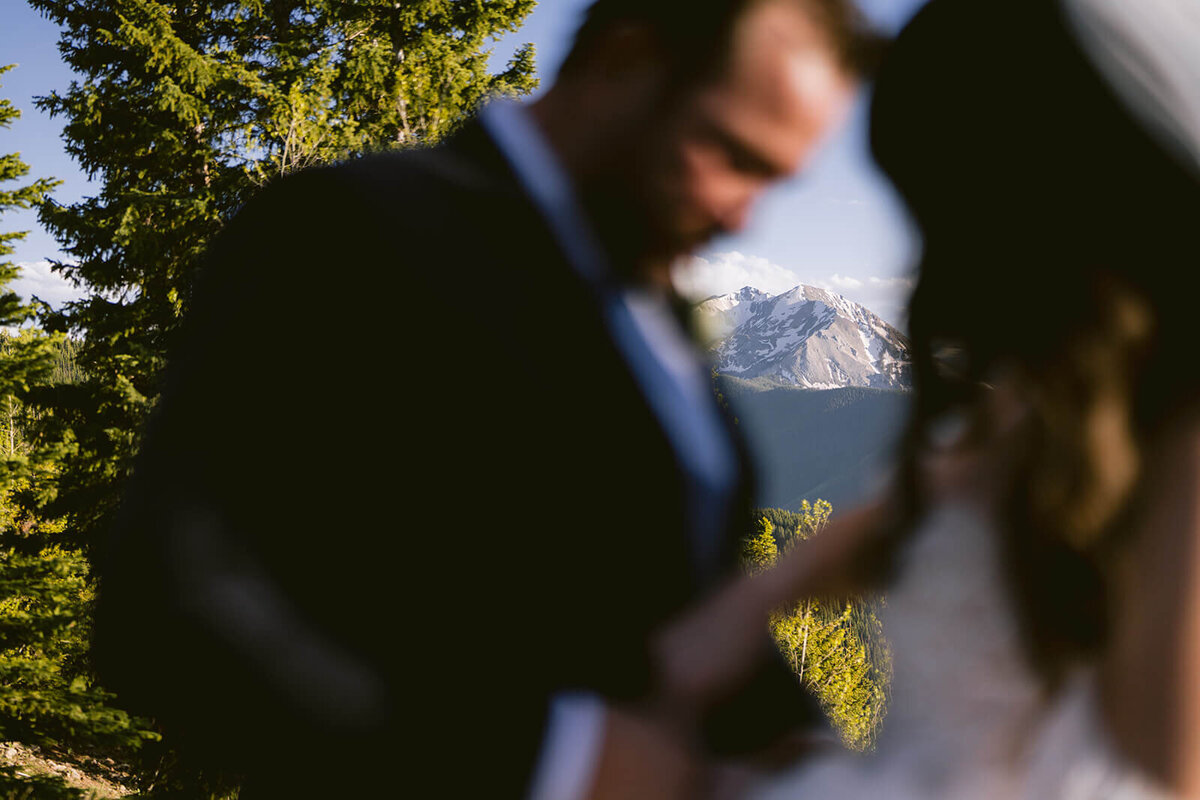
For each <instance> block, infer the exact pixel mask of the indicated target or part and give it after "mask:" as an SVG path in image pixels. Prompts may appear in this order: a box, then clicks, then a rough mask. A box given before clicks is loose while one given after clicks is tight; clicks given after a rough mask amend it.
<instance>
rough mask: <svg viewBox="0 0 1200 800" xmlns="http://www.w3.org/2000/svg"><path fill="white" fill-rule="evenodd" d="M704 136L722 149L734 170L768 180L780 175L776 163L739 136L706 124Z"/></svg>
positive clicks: (728, 163) (723, 154)
mask: <svg viewBox="0 0 1200 800" xmlns="http://www.w3.org/2000/svg"><path fill="white" fill-rule="evenodd" d="M704 136H705V138H707V139H708V140H709V141H710V142H711V143H712V144H713V145H715V146H716V148H717V149H718V150H720V152H721V154H722V157H723V158H724V160H725V163H726V164H727V165H728V166H729V168H730V169H731V170H733V171H734V172H738V173H741V174H742V175H747V176H749V177H753V178H763V179H766V180H771V179H774V178H776V177H778V176H779V175H780V171H779V169H777V168H776V167H775V165H774V164H772V163H771V162H770V161H768V160H767V159H765V158H763V157H762V156H760V155H759V154H758V153H756V152H754V150H752V149H751V148H750V147H748V146H747V145H745V144H744V143H743V142H742V141H741V140H739V139H738V138H737V137H735V136H733V135H731V134H729V133H727V132H726V131H724V130H721V129H720V128H718V127H716V126H715V125H708V126H705V129H704Z"/></svg>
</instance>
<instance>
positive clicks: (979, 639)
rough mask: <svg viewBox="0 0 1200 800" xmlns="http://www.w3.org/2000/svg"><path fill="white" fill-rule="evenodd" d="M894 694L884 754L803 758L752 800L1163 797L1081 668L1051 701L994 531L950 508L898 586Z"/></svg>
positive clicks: (930, 526) (936, 518) (890, 614)
mask: <svg viewBox="0 0 1200 800" xmlns="http://www.w3.org/2000/svg"><path fill="white" fill-rule="evenodd" d="M883 625H884V632H885V635H887V636H888V638H889V639H890V641H891V643H892V649H893V667H894V673H895V674H894V678H893V684H892V702H891V707H890V709H889V711H888V716H887V718H886V719H885V721H884V724H883V729H882V732H881V734H880V737H879V742H878V747H877V748H876V751H875V752H873V753H871V754H870V755H866V756H854V755H852V754H837V755H831V756H826V757H821V758H818V759H815V760H811V761H808V762H805V763H804V764H803V765H802V766H800V767H798V768H796V769H795V770H794V771H792V772H791V773H785V774H784V775H783V776H781V777H779V778H777V779H775V780H773V781H771V782H770V783H768V784H767V785H764V786H761V787H759V791H757V792H756V793H754V798H755V800H810V798H811V799H812V800H837V798H855V799H856V800H857V799H858V798H863V799H864V800H918V798H919V799H920V800H929V799H930V798H939V799H941V798H955V799H957V798H963V799H964V800H965V799H967V798H970V800H980V798H1001V799H1003V798H1014V799H1017V798H1019V799H1020V800H1044V799H1046V798H1066V799H1069V800H1150V799H1151V798H1165V797H1166V796H1167V795H1164V794H1161V793H1158V792H1157V791H1156V790H1155V789H1153V788H1152V787H1151V786H1149V785H1148V784H1147V783H1145V782H1144V781H1142V780H1141V779H1139V778H1138V777H1137V776H1136V775H1134V774H1133V773H1132V772H1131V771H1130V770H1129V769H1127V768H1125V767H1124V766H1123V765H1122V764H1121V762H1120V760H1119V759H1118V758H1117V757H1116V756H1115V755H1114V754H1113V752H1112V750H1111V749H1110V748H1109V746H1108V745H1107V743H1106V741H1105V737H1104V735H1103V729H1102V727H1101V725H1100V722H1099V720H1098V717H1097V715H1096V706H1095V692H1094V688H1093V686H1092V682H1091V680H1090V679H1089V678H1088V677H1087V676H1083V675H1081V676H1077V678H1076V679H1075V680H1073V681H1072V682H1071V683H1070V685H1069V687H1068V688H1067V689H1066V690H1064V691H1063V692H1061V693H1060V694H1059V696H1057V697H1055V698H1051V699H1050V701H1047V699H1046V698H1045V697H1043V696H1042V693H1041V691H1040V687H1039V684H1038V681H1037V679H1036V678H1035V676H1034V675H1033V673H1032V672H1031V671H1030V669H1029V667H1028V666H1027V665H1026V663H1025V662H1024V660H1023V658H1022V653H1021V645H1020V641H1019V638H1018V631H1017V623H1016V619H1015V617H1014V615H1013V613H1012V610H1011V604H1010V601H1009V598H1008V595H1007V592H1006V590H1005V588H1004V577H1003V574H1002V571H1001V567H1000V558H999V553H998V550H997V538H996V536H995V533H994V531H993V530H992V528H991V526H990V525H989V524H988V523H987V522H986V520H984V519H983V518H982V517H981V516H980V515H979V514H977V513H975V512H974V511H973V510H971V509H969V508H967V507H965V506H953V505H948V506H944V507H942V508H940V509H937V510H936V511H934V512H933V513H931V514H930V516H929V517H928V518H927V519H926V521H925V523H924V524H923V526H922V529H921V530H920V531H919V532H918V533H917V535H916V536H915V537H914V539H913V542H912V545H911V546H910V547H909V548H908V550H907V553H906V556H905V563H904V564H903V566H902V569H901V573H900V579H899V581H898V582H897V584H896V585H895V586H894V587H893V589H892V590H891V591H890V592H889V593H888V600H887V607H886V611H885V617H884V619H883Z"/></svg>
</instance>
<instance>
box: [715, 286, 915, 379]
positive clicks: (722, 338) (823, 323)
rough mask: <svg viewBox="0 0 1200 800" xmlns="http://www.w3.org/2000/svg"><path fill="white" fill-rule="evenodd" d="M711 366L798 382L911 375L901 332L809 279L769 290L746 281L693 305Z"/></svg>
mask: <svg viewBox="0 0 1200 800" xmlns="http://www.w3.org/2000/svg"><path fill="white" fill-rule="evenodd" d="M696 311H697V314H698V316H699V320H700V326H701V328H702V329H703V330H705V331H706V332H708V333H709V334H710V336H711V337H712V338H713V339H716V343H715V344H714V345H713V346H712V350H713V355H714V359H715V361H716V367H717V371H718V372H720V373H722V374H724V375H732V376H735V377H738V378H747V379H752V378H763V379H766V380H767V381H769V382H772V383H779V384H782V385H789V386H800V387H803V388H806V389H835V388H839V387H843V386H870V387H875V388H880V389H904V388H908V387H909V385H910V383H911V364H910V358H909V353H908V340H907V339H906V338H905V337H904V335H903V334H902V333H900V332H899V331H898V330H896V329H895V328H893V327H892V326H891V325H889V324H888V323H886V322H884V321H883V320H882V319H880V318H879V317H878V316H877V315H875V314H874V313H872V312H871V311H869V310H867V309H866V308H864V307H863V306H861V305H859V304H858V303H853V302H851V301H849V300H847V299H846V298H844V297H842V296H841V295H838V294H835V293H833V292H830V291H828V290H826V289H818V288H816V287H814V286H804V285H800V286H797V287H796V288H794V289H792V290H790V291H787V292H784V293H783V294H780V295H775V296H773V297H772V296H771V295H768V294H767V293H765V292H761V291H759V290H758V289H753V288H751V287H749V286H747V287H745V288H743V289H741V290H740V291H738V292H733V293H730V294H725V295H719V296H717V297H710V298H709V299H707V300H705V301H704V302H703V303H701V304H700V305H699V306H698V307H697V309H696Z"/></svg>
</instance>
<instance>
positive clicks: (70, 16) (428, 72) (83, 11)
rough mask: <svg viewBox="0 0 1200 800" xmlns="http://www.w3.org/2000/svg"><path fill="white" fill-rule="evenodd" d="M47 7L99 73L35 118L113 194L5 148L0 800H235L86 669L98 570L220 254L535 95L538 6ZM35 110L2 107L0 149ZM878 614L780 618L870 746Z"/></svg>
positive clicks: (793, 644) (77, 57) (308, 2)
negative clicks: (315, 197) (251, 224)
mask: <svg viewBox="0 0 1200 800" xmlns="http://www.w3.org/2000/svg"><path fill="white" fill-rule="evenodd" d="M28 3H29V5H30V6H31V7H33V8H34V9H36V10H37V11H38V12H40V13H41V14H42V15H43V16H44V17H45V18H46V19H48V20H50V21H51V22H53V23H54V24H55V25H57V26H58V28H59V30H60V40H59V49H60V53H61V55H62V58H63V59H64V61H65V62H66V63H67V64H68V65H69V66H70V67H71V69H72V70H73V72H74V76H75V78H74V80H73V82H72V83H71V84H70V86H69V87H68V88H67V89H65V90H63V91H61V92H55V93H52V94H49V95H47V96H44V97H40V98H38V99H37V100H36V104H37V106H38V108H39V109H40V110H42V111H43V112H46V113H48V114H50V115H51V116H52V117H53V118H54V119H56V120H57V121H58V122H60V123H61V125H62V131H63V133H62V136H63V142H64V144H65V146H66V149H67V152H68V153H69V154H70V155H71V156H72V157H73V158H74V159H75V161H76V162H77V163H78V165H79V166H80V167H81V168H82V169H83V170H84V171H85V172H87V173H88V174H89V176H90V177H91V178H92V180H93V186H94V187H95V193H94V194H93V195H92V196H89V197H86V198H84V199H82V200H79V201H78V202H72V203H60V202H58V201H57V200H56V199H55V197H54V190H55V187H56V183H55V181H53V180H45V179H43V180H34V181H31V180H28V179H27V175H28V173H29V168H28V165H26V164H25V163H23V162H22V161H21V159H20V158H19V156H18V155H17V154H10V155H0V743H3V744H0V756H5V754H6V753H7V760H4V759H0V800H2V799H3V798H30V797H37V798H81V797H85V796H89V793H93V794H92V795H91V796H98V797H109V796H119V795H134V796H138V797H146V798H168V797H174V798H234V797H236V796H237V793H238V789H237V786H236V783H235V782H234V781H232V780H231V779H230V778H228V777H227V776H222V775H211V774H204V773H202V772H199V771H196V770H194V769H191V768H189V767H187V766H185V765H182V764H181V763H180V762H179V760H178V759H177V757H176V755H175V751H174V750H173V748H172V743H171V742H170V741H167V740H164V738H163V736H162V733H161V731H160V730H159V729H158V727H157V725H156V724H155V722H154V721H153V720H149V719H142V718H138V717H135V716H131V715H130V714H128V713H126V712H125V711H124V710H122V708H121V704H120V699H119V698H117V697H114V696H113V695H112V694H111V693H109V692H107V691H105V690H104V688H103V687H101V686H99V685H97V684H96V683H95V681H94V679H93V672H92V666H91V664H90V662H89V655H88V652H89V641H90V636H91V614H92V604H93V601H94V598H95V596H96V591H97V585H96V579H95V576H94V573H93V569H92V566H91V565H92V563H93V561H94V560H95V558H96V556H97V553H96V549H97V547H98V543H99V541H100V540H101V534H102V532H103V531H104V530H105V529H106V527H107V526H108V525H109V524H110V523H111V521H112V519H113V515H114V513H115V512H116V510H117V508H118V504H119V500H120V497H121V493H122V488H123V486H124V484H125V481H126V480H127V478H128V476H129V474H130V471H131V469H132V464H133V460H134V457H135V455H136V453H137V451H138V447H139V442H140V437H141V431H142V428H143V426H144V424H145V423H146V420H147V418H148V416H149V415H150V413H151V411H152V410H153V409H154V407H155V404H156V402H157V399H158V397H159V394H160V392H161V388H162V381H163V372H164V366H165V363H166V357H167V353H168V351H169V350H170V348H171V346H172V342H173V341H174V337H175V336H176V334H177V331H178V329H179V325H180V320H181V319H182V318H183V317H184V316H185V315H186V313H187V311H188V307H189V304H190V302H191V297H192V291H193V286H194V283H195V279H196V275H197V272H198V268H199V265H200V263H201V260H202V258H203V256H204V253H205V250H206V247H207V245H208V243H209V242H210V241H211V240H212V239H213V237H214V236H215V235H216V234H217V233H218V232H219V231H220V230H221V229H222V227H223V225H224V224H225V223H226V222H227V221H228V220H229V218H230V217H231V215H232V214H233V213H234V211H235V210H236V209H237V208H239V207H240V206H241V205H242V204H243V203H244V202H245V201H246V200H247V199H248V198H249V197H251V196H252V195H254V194H255V193H256V192H258V191H260V190H261V189H262V188H263V187H264V186H265V185H266V184H268V183H270V182H271V181H272V180H274V179H276V178H278V177H280V176H282V175H286V174H288V173H290V172H293V171H296V170H299V169H302V168H305V167H308V166H312V165H318V164H326V163H331V162H337V161H342V160H347V159H352V158H356V157H359V156H361V155H364V154H367V153H372V152H379V151H386V150H396V149H403V148H410V147H418V146H424V145H428V144H432V143H435V142H437V141H439V140H440V139H441V138H443V137H444V136H446V135H447V134H448V133H449V132H451V131H453V130H454V128H455V126H456V125H457V124H458V123H459V122H460V121H461V120H462V119H463V118H464V117H465V116H467V115H468V114H470V113H471V112H472V110H473V109H475V108H476V106H477V105H478V104H479V103H480V102H481V101H482V100H484V99H485V98H488V97H492V96H495V95H498V94H509V95H520V94H524V93H528V92H529V91H531V90H532V89H533V88H535V85H536V78H535V77H534V75H535V72H534V51H533V47H532V46H531V45H526V46H525V47H523V48H521V49H519V50H518V51H517V53H516V55H514V56H513V58H512V59H511V60H510V61H509V63H508V64H507V65H506V66H505V67H504V68H502V69H500V70H499V71H492V70H489V67H488V52H489V50H488V48H489V47H490V44H491V42H493V41H494V40H495V39H497V38H498V37H500V36H501V35H504V34H506V33H509V32H513V31H516V30H518V29H519V28H520V26H521V24H522V22H523V21H524V20H525V18H526V17H527V15H528V14H529V13H530V11H531V10H532V9H533V6H534V5H535V0H475V2H472V3H458V2H451V0H408V1H407V2H405V3H381V4H367V3H346V2H341V1H340V0H207V2H196V0H115V1H112V0H103V1H102V0H28ZM4 63H5V61H4V54H3V53H0V65H2V64H4ZM8 69H9V68H8V67H3V68H0V76H2V75H3V72H5V71H7V70H8ZM0 81H2V77H0ZM19 114H20V109H17V108H15V107H14V106H13V105H12V103H11V102H9V101H8V100H3V99H0V154H2V153H4V152H6V148H5V147H4V138H3V137H4V133H5V130H6V129H7V128H8V127H9V125H10V124H11V123H12V122H13V120H15V119H16V118H17V117H18V116H19ZM17 208H35V209H37V211H38V215H39V219H40V221H41V223H42V224H43V226H44V227H45V228H46V229H47V230H48V231H49V232H50V233H51V234H52V235H53V236H54V237H55V239H56V240H57V242H58V245H59V247H60V249H61V251H62V252H63V253H65V254H66V255H65V257H64V258H63V259H62V260H61V261H59V262H58V263H55V264H54V269H55V270H56V271H58V272H59V273H61V274H62V275H63V276H64V277H66V278H67V279H69V280H71V281H72V282H74V283H75V284H76V285H77V286H78V287H80V288H81V289H82V290H83V293H84V296H83V299H81V300H79V301H77V302H71V303H67V304H65V305H63V306H62V307H60V308H50V307H48V306H47V305H45V304H42V303H39V302H36V301H35V302H24V301H22V299H21V298H20V297H18V296H17V295H16V294H15V293H14V292H13V291H12V290H11V289H10V288H8V287H9V284H10V283H11V282H12V281H13V280H14V279H15V278H16V277H17V267H16V266H15V265H14V264H12V263H10V262H8V261H4V260H3V259H5V258H6V257H7V256H9V255H10V254H11V253H12V252H13V247H12V245H13V243H14V242H15V241H18V240H19V239H20V238H21V237H22V236H23V235H24V234H23V233H22V232H21V231H9V230H7V229H6V228H5V227H4V214H5V212H6V211H10V210H13V209H17ZM727 391H730V392H731V393H735V394H736V393H737V392H736V391H735V390H727ZM789 435H790V434H789ZM809 445H811V446H816V443H813V442H809ZM808 488H809V487H808V486H807V485H806V486H804V487H800V488H798V489H797V495H796V497H797V498H799V497H801V496H805V495H804V492H806V491H807V490H808ZM822 496H823V495H822ZM813 499H815V496H813ZM780 505H783V503H780ZM787 505H788V507H790V508H793V509H797V510H795V511H782V510H778V509H768V510H763V511H761V512H760V513H759V514H757V515H756V518H755V520H754V521H753V522H752V524H751V529H750V530H748V531H747V538H746V542H747V551H746V563H747V565H748V568H750V569H752V570H756V569H762V568H765V567H766V566H768V565H769V564H770V563H771V562H772V561H773V560H774V558H775V557H776V555H777V554H778V553H779V552H781V551H783V550H785V549H787V548H788V547H791V546H794V544H795V542H796V541H800V540H803V539H804V538H807V537H809V536H812V535H817V534H818V533H819V531H820V529H821V528H822V527H823V526H824V523H825V521H826V520H827V519H828V516H829V513H830V507H829V506H828V504H826V503H821V502H818V503H815V504H811V505H810V504H807V503H805V504H803V505H802V504H799V503H795V504H792V503H788V504H787ZM876 609H877V604H876V603H875V601H868V600H862V599H851V600H845V599H840V600H834V599H814V600H811V601H806V602H804V603H801V604H798V605H797V606H796V607H794V608H791V609H784V610H781V611H780V612H779V613H778V614H777V615H776V616H775V618H774V619H773V620H772V629H773V631H774V633H775V636H776V639H777V640H778V641H779V642H780V644H781V648H782V649H783V652H784V653H785V656H786V657H787V658H788V659H789V660H790V661H791V663H792V664H793V666H794V667H795V669H796V672H797V676H798V679H800V680H803V681H804V682H806V683H807V684H809V685H810V686H812V687H813V689H814V691H816V692H817V694H818V696H819V697H820V698H821V700H822V703H823V705H824V706H825V708H826V710H827V711H828V712H829V714H830V717H831V719H833V721H834V722H835V724H836V725H837V726H838V728H839V730H840V731H841V732H842V734H843V736H844V738H845V740H846V742H847V743H848V744H849V745H851V746H853V747H856V748H860V749H861V748H865V747H869V746H870V743H871V742H872V741H873V737H874V732H875V731H876V730H877V728H878V725H879V721H880V719H881V718H882V714H883V707H884V703H885V699H886V687H887V680H888V670H889V667H888V664H889V659H888V655H887V649H886V645H885V644H884V642H883V640H882V638H881V637H880V632H879V626H878V619H877V617H876ZM14 754H16V755H14ZM22 759H24V760H22ZM47 765H52V766H53V768H50V767H47ZM54 765H57V766H54ZM81 776H82V777H81Z"/></svg>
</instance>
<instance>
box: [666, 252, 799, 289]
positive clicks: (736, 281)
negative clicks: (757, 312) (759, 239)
mask: <svg viewBox="0 0 1200 800" xmlns="http://www.w3.org/2000/svg"><path fill="white" fill-rule="evenodd" d="M671 279H672V281H673V282H674V284H675V288H676V289H677V290H678V291H679V293H680V294H682V295H683V296H684V297H687V298H690V299H692V300H696V301H700V300H703V299H705V298H707V297H712V296H713V295H715V294H726V293H728V292H736V291H737V290H738V289H741V288H742V287H743V286H753V287H754V288H755V289H760V290H762V291H764V292H769V293H770V294H781V293H783V292H786V291H787V290H788V289H792V288H794V287H795V286H797V285H799V284H801V283H804V281H802V280H801V279H800V276H799V275H797V274H796V273H794V272H792V271H791V270H789V269H785V268H784V267H781V266H779V265H778V264H774V263H772V262H770V261H768V260H767V259H765V258H762V257H760V256H748V255H746V254H744V253H738V252H736V251H735V252H729V253H715V254H713V255H710V256H707V257H705V258H700V257H699V256H697V257H694V258H690V259H688V260H687V261H685V262H683V263H682V264H681V265H680V266H679V267H677V268H676V269H675V270H674V271H673V272H672V275H671Z"/></svg>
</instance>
